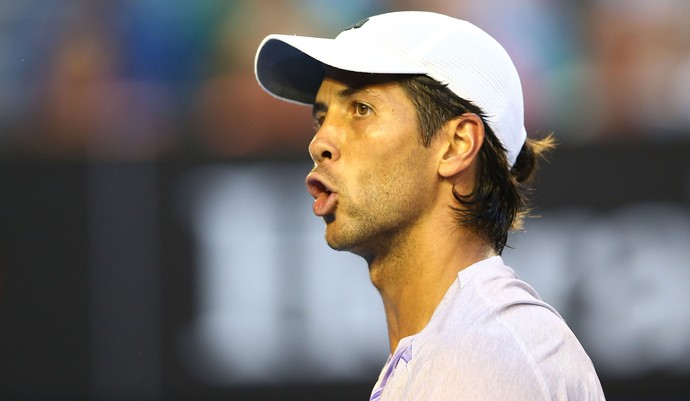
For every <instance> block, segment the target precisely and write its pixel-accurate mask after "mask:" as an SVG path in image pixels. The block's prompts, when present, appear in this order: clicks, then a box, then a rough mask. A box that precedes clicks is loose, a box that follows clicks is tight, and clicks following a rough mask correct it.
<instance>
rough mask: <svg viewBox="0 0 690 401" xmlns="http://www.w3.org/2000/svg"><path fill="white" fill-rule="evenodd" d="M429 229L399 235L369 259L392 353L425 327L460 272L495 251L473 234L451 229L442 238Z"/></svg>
mask: <svg viewBox="0 0 690 401" xmlns="http://www.w3.org/2000/svg"><path fill="white" fill-rule="evenodd" d="M433 227H434V225H430V229H429V230H428V231H425V230H418V231H417V232H416V233H415V235H409V236H408V237H406V238H403V239H400V238H398V240H397V241H393V242H392V243H395V246H393V247H392V248H391V249H389V250H388V252H386V253H385V254H378V255H376V256H371V257H370V258H367V259H368V262H369V274H370V277H371V281H372V283H373V284H374V286H375V287H376V288H377V289H378V290H379V293H380V294H381V298H382V300H383V305H384V310H385V313H386V321H387V325H388V336H389V342H390V348H391V353H393V352H394V351H395V348H396V347H397V346H398V343H399V342H400V340H401V339H402V338H404V337H407V336H410V335H414V334H417V333H419V332H420V331H421V330H422V329H423V328H424V327H425V326H426V325H427V323H428V322H429V320H430V319H431V316H432V315H433V313H434V311H435V310H436V307H437V306H438V304H439V303H440V302H441V299H442V298H443V296H444V295H445V293H446V291H447V290H448V288H449V287H450V286H451V284H452V283H453V281H455V280H456V279H457V274H458V272H459V271H460V270H462V269H464V268H465V267H468V266H470V265H472V264H474V263H476V262H478V261H480V260H483V259H486V258H487V257H490V256H493V255H494V254H495V253H494V252H493V250H491V247H490V246H487V245H486V243H485V242H484V241H482V240H480V239H479V238H478V237H477V236H476V235H474V234H473V233H470V232H466V231H464V230H462V229H457V228H455V229H451V230H449V232H452V234H450V235H447V236H442V235H439V232H438V229H436V230H433ZM435 227H436V228H438V225H435Z"/></svg>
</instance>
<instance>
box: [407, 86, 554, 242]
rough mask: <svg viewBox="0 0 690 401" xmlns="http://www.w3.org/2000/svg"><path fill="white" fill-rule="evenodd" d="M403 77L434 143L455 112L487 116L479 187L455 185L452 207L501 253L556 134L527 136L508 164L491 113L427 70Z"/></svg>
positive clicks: (425, 139)
mask: <svg viewBox="0 0 690 401" xmlns="http://www.w3.org/2000/svg"><path fill="white" fill-rule="evenodd" d="M399 82H400V84H401V85H402V87H403V89H404V90H405V92H406V93H407V95H408V96H409V97H410V99H411V100H412V102H413V103H414V105H415V107H416V109H417V118H418V120H419V121H418V123H419V127H420V130H421V136H420V141H421V143H422V144H423V145H424V146H429V145H430V144H431V141H432V139H433V138H434V136H435V135H436V134H437V133H438V132H439V131H440V129H441V127H442V126H443V124H445V123H446V122H447V121H449V120H451V119H452V118H454V117H456V116H460V115H462V114H465V113H474V114H477V115H478V116H479V117H480V118H481V119H482V122H483V123H484V134H485V135H484V142H483V144H482V147H481V149H480V150H479V154H478V157H479V168H478V170H477V176H476V179H475V184H474V189H473V190H472V192H470V193H469V194H461V193H458V192H457V191H456V190H455V188H453V195H454V197H455V199H456V200H457V201H458V202H459V203H460V205H459V206H458V207H453V212H454V216H455V218H456V219H457V221H458V222H459V223H460V224H461V225H463V226H467V227H470V228H472V229H473V230H474V232H475V233H476V234H477V235H479V236H480V237H482V238H484V239H486V240H487V241H489V242H490V243H491V244H492V246H493V248H494V250H495V251H496V252H497V253H498V254H499V255H500V254H501V253H502V252H503V248H504V247H505V246H506V242H507V240H508V231H509V230H519V229H521V228H522V223H523V220H524V217H525V216H526V215H527V214H528V213H529V209H528V205H527V193H528V190H529V188H528V186H527V185H528V184H529V183H530V181H531V180H532V178H533V176H534V173H535V171H536V169H537V165H538V161H539V159H541V158H543V156H544V153H545V151H548V150H550V149H552V148H553V147H554V146H555V141H554V139H553V137H552V136H551V135H549V136H547V137H546V138H544V139H541V140H534V139H530V138H528V139H527V140H526V142H525V144H524V146H523V147H522V149H521V150H520V153H519V155H518V157H517V160H516V162H515V165H514V166H513V167H512V168H509V166H508V161H507V158H506V151H505V148H504V147H503V145H502V144H501V142H500V141H499V140H498V138H497V137H496V135H495V134H494V133H493V131H492V130H491V127H489V125H488V124H487V123H486V115H485V114H484V113H483V111H482V110H481V109H480V108H479V107H477V106H475V105H474V104H472V103H471V102H469V101H467V100H465V99H462V98H460V97H458V96H457V95H455V94H454V93H453V92H451V91H450V90H449V89H448V88H447V87H446V86H445V85H443V84H441V83H439V82H437V81H436V80H434V79H432V78H430V77H428V76H426V75H413V76H408V77H405V78H402V79H400V80H399Z"/></svg>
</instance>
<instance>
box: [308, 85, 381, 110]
mask: <svg viewBox="0 0 690 401" xmlns="http://www.w3.org/2000/svg"><path fill="white" fill-rule="evenodd" d="M363 92H370V89H369V88H368V87H366V86H360V87H351V86H348V87H346V88H344V89H341V90H339V91H338V93H337V94H336V95H337V97H339V98H341V99H344V98H348V97H352V96H354V95H357V94H360V93H363ZM326 111H328V106H327V105H326V103H324V102H314V106H313V107H312V111H311V115H312V117H316V115H317V114H319V113H323V112H326Z"/></svg>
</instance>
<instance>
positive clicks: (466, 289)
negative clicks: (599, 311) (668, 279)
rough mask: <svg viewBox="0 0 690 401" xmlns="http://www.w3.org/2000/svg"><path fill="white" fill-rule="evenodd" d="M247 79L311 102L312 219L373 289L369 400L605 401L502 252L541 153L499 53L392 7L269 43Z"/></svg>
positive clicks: (455, 24) (479, 39)
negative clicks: (381, 315) (379, 332)
mask: <svg viewBox="0 0 690 401" xmlns="http://www.w3.org/2000/svg"><path fill="white" fill-rule="evenodd" d="M256 74H257V79H258V81H259V83H260V84H261V86H262V87H263V88H264V89H266V90H267V91H268V92H269V93H271V94H273V95H274V96H277V97H279V98H282V99H285V100H288V101H293V102H297V103H303V104H310V105H312V107H313V115H314V120H315V122H316V134H315V135H314V138H313V140H312V142H311V144H310V146H309V153H310V154H311V157H312V159H313V160H314V168H313V170H312V171H311V173H310V174H309V175H308V176H307V179H306V185H307V188H308V190H309V192H310V193H311V195H312V196H313V197H314V199H315V200H314V205H313V208H314V213H315V214H316V215H317V216H321V217H322V218H323V219H324V221H325V223H326V241H327V242H328V244H329V245H330V246H331V247H332V248H334V249H337V250H345V251H350V252H353V253H356V254H358V255H361V256H362V257H363V258H364V259H365V260H366V261H367V263H368V265H369V274H370V277H371V280H372V282H373V284H374V285H375V287H376V288H377V289H378V291H379V293H380V294H381V298H382V300H383V304H384V309H385V313H386V320H387V326H388V335H389V340H390V348H391V357H390V358H389V360H388V362H387V363H386V366H384V368H383V370H382V372H381V375H380V377H379V380H378V382H377V383H376V385H375V387H374V390H373V391H372V394H371V400H473V401H477V400H501V401H503V400H512V401H516V400H525V401H527V400H529V401H535V400H577V401H582V400H603V399H604V395H603V392H602V389H601V385H600V383H599V379H598V378H597V375H596V373H595V370H594V367H593V366H592V363H591V361H590V359H589V357H588V356H587V355H586V353H585V351H584V350H583V349H582V346H581V345H580V343H579V342H578V341H577V339H576V338H575V336H574V335H573V333H572V332H571V330H570V329H569V328H568V326H567V325H566V324H565V322H564V321H563V319H562V318H561V317H560V316H559V315H558V313H557V312H556V311H555V310H554V309H553V308H552V307H550V306H549V305H547V304H546V303H544V302H543V301H541V300H540V299H539V297H538V295H537V294H536V293H535V292H534V290H533V289H532V288H530V287H529V286H528V285H527V284H526V283H524V282H522V281H520V280H518V279H517V278H516V276H515V274H514V272H513V271H512V270H511V269H510V268H509V267H507V266H505V265H504V264H503V261H502V259H501V257H500V254H501V252H502V250H503V247H504V246H505V244H506V239H507V233H508V230H509V229H511V228H515V227H517V226H518V225H519V223H520V221H521V218H522V215H523V213H525V211H526V205H525V198H524V193H523V192H524V188H523V183H525V182H527V181H528V180H529V178H530V177H531V176H532V173H533V171H534V169H535V165H536V160H537V159H538V158H539V155H540V154H541V153H542V151H543V150H545V149H548V148H549V147H551V145H552V143H551V140H550V138H547V139H545V140H541V141H536V140H531V139H526V134H525V129H524V125H523V100H522V89H521V85H520V80H519V77H518V75H517V72H516V70H515V67H514V66H513V63H512V61H511V59H510V57H509V56H508V54H507V53H506V52H505V50H504V49H503V48H502V47H501V45H500V44H498V43H497V42H496V41H495V40H494V39H493V38H491V37H490V36H489V35H488V34H486V33H485V32H483V31H482V30H480V29H479V28H477V27H475V26H474V25H472V24H470V23H468V22H465V21H462V20H457V19H454V18H451V17H448V16H444V15H440V14H434V13H428V12H396V13H390V14H383V15H379V16H374V17H371V18H369V19H366V20H363V21H361V22H359V23H357V24H355V25H354V26H352V27H351V28H348V29H346V30H345V31H343V32H342V33H341V34H340V35H338V37H337V38H336V39H321V38H309V37H298V36H288V35H270V36H268V37H267V38H266V39H265V40H264V41H263V43H262V44H261V46H260V48H259V50H258V53H257V57H256ZM334 346H337V345H336V344H334Z"/></svg>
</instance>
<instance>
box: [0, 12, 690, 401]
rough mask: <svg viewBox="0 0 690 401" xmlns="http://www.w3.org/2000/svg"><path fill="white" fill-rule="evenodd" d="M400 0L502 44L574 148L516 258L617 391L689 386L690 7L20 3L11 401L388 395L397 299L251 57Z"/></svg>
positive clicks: (12, 195)
mask: <svg viewBox="0 0 690 401" xmlns="http://www.w3.org/2000/svg"><path fill="white" fill-rule="evenodd" d="M401 9H421V10H430V11H439V12H443V13H446V14H449V15H452V16H456V17H460V18H464V19H468V20H470V21H472V22H474V23H475V24H477V25H478V26H480V27H482V28H483V29H485V30H486V31H488V32H489V33H490V34H492V35H493V36H494V37H496V38H497V39H498V40H499V41H500V42H501V43H503V44H504V46H505V47H506V48H507V50H508V52H509V53H510V54H511V55H512V57H513V59H514V61H515V63H516V65H517V67H518V70H519V72H520V74H521V77H522V81H523V87H524V92H525V102H526V125H527V131H528V133H529V135H531V136H534V137H540V136H543V135H545V134H547V133H549V132H554V133H555V135H556V137H557V138H558V140H559V142H560V147H559V149H558V150H557V151H556V152H555V153H554V154H553V155H552V157H551V160H550V163H549V164H548V165H546V166H544V168H543V170H542V173H541V175H540V179H539V181H538V183H537V191H536V192H535V194H534V196H533V203H534V205H535V208H536V214H538V215H539V216H540V218H537V219H532V220H530V221H529V222H528V224H527V227H526V231H525V232H524V233H518V234H516V235H513V236H512V237H511V238H510V240H509V246H511V248H510V249H507V250H506V252H505V253H504V257H505V259H506V261H507V262H508V263H509V264H510V265H512V266H513V267H514V268H515V269H516V270H517V271H518V273H519V274H520V275H521V276H522V277H523V278H524V279H526V280H527V281H529V282H531V283H532V284H533V285H534V286H535V287H536V289H537V290H538V291H539V292H540V293H541V294H542V296H543V298H545V299H546V300H547V301H548V302H550V303H552V304H553V305H554V306H556V307H557V308H558V309H559V310H560V311H561V313H562V314H563V316H564V317H565V318H566V320H567V321H568V323H569V324H570V326H571V327H572V328H573V330H574V331H575V333H576V334H577V335H578V337H579V338H580V340H581V342H582V343H583V345H584V346H585V348H586V349H587V351H588V353H589V354H590V356H591V357H592V359H593V361H594V363H595V365H596V367H597V370H598V372H599V374H600V377H601V379H602V382H603V386H604V391H605V393H606V394H607V397H608V399H609V400H625V401H642V400H645V401H647V400H649V401H652V400H654V401H676V400H688V399H690V162H689V161H688V160H689V157H690V24H688V21H690V2H687V1H685V0H587V1H566V0H550V1H546V0H541V1H540V0H520V1H515V0H510V1H509V0H482V1H473V0H464V1H463V0H455V1H451V0H435V1H431V0H426V1H414V0H409V1H395V0H378V1H365V0H351V1H348V2H343V1H336V0H289V1H288V0H285V1H279V0H225V1H220V0H196V1H184V0H108V1H105V0H0V399H2V400H48V401H50V400H94V401H101V400H104V401H105V400H113V401H116V400H151V401H163V400H180V401H182V400H198V401H207V400H208V401H210V400H317V399H318V400H323V399H328V400H356V399H368V396H369V392H370V389H371V387H372V385H373V383H374V381H375V379H376V376H377V374H378V372H379V370H380V368H381V366H382V365H383V363H384V362H385V359H386V357H387V349H388V348H387V337H386V331H385V323H384V316H383V310H382V306H381V305H380V300H379V297H378V294H377V293H376V291H375V290H374V288H373V287H372V286H371V285H370V283H369V279H368V275H367V271H366V265H365V264H364V262H363V261H361V260H359V259H358V258H356V257H354V256H351V255H348V254H342V253H336V252H333V251H331V250H330V249H329V248H328V247H327V246H326V245H325V243H324V241H323V239H322V236H323V226H322V223H321V221H320V220H319V219H317V218H315V217H313V216H312V215H311V200H310V197H309V195H308V194H307V193H306V191H305V190H304V187H303V177H304V176H305V175H306V173H307V172H308V170H309V169H310V167H311V163H310V160H309V158H308V155H307V152H306V147H307V144H308V142H309V140H310V139H311V136H312V128H311V125H312V123H311V118H310V111H309V109H308V108H305V107H300V106H295V105H290V104H286V103H283V102H279V101H277V100H275V99H273V98H271V97H270V96H269V95H267V94H265V93H264V92H262V91H261V89H259V87H258V85H257V84H256V82H255V79H254V76H253V58H254V53H255V51H256V48H257V46H258V44H259V42H260V41H261V39H262V38H263V37H264V36H266V35H267V34H269V33H294V34H302V35H325V36H331V37H333V36H335V35H337V33H338V32H339V31H341V30H342V29H344V28H346V27H348V26H350V25H352V24H353V23H354V22H356V21H358V20H359V19H361V18H364V17H366V16H369V15H372V14H376V13H381V12H386V11H393V10H401Z"/></svg>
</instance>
